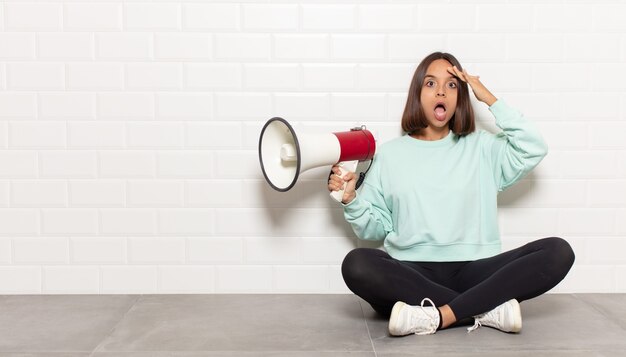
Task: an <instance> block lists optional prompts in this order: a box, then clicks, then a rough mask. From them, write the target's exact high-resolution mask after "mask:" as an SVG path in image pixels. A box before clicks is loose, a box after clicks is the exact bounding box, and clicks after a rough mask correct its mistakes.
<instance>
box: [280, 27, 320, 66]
mask: <svg viewBox="0 0 626 357" xmlns="http://www.w3.org/2000/svg"><path fill="white" fill-rule="evenodd" d="M273 42H274V57H275V58H276V59H279V60H305V61H315V60H325V59H328V58H329V57H330V50H329V48H330V45H329V36H328V35H325V34H320V35H318V34H275V35H274V38H273Z"/></svg>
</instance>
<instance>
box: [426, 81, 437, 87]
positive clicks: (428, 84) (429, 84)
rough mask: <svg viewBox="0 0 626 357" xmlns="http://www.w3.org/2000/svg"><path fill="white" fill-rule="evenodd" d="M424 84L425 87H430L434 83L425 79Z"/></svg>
mask: <svg viewBox="0 0 626 357" xmlns="http://www.w3.org/2000/svg"><path fill="white" fill-rule="evenodd" d="M425 85H426V87H432V86H434V85H435V82H433V81H426V83H425Z"/></svg>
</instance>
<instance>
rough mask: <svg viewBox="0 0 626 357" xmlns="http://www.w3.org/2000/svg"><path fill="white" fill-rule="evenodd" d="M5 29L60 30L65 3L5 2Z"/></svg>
mask: <svg viewBox="0 0 626 357" xmlns="http://www.w3.org/2000/svg"><path fill="white" fill-rule="evenodd" d="M4 5H5V6H4V20H5V23H4V30H5V31H6V30H8V31H22V30H27V31H58V30H61V26H62V25H61V24H62V23H63V4H58V3H57V4H54V3H49V4H46V3H26V4H24V3H15V2H14V3H7V4H4Z"/></svg>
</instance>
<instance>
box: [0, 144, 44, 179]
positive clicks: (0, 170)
mask: <svg viewBox="0 0 626 357" xmlns="http://www.w3.org/2000/svg"><path fill="white" fill-rule="evenodd" d="M38 172H39V170H38V160H37V153H36V152H32V151H13V150H12V151H6V150H3V151H1V152H0V177H2V178H34V177H36V176H37V174H38Z"/></svg>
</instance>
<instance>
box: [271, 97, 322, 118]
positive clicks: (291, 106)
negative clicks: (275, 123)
mask: <svg viewBox="0 0 626 357" xmlns="http://www.w3.org/2000/svg"><path fill="white" fill-rule="evenodd" d="M274 101H275V105H276V113H277V114H278V115H279V116H280V117H282V118H284V119H286V120H289V121H294V120H328V119H330V108H331V103H330V96H329V95H328V94H326V93H279V94H275V95H274ZM303 108H306V110H302V109H303ZM268 119H269V118H268Z"/></svg>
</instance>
